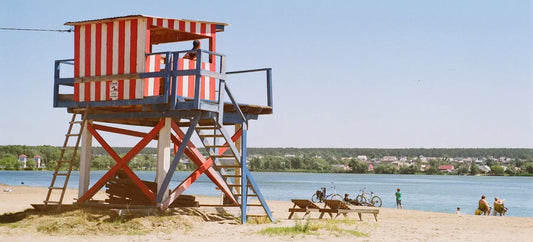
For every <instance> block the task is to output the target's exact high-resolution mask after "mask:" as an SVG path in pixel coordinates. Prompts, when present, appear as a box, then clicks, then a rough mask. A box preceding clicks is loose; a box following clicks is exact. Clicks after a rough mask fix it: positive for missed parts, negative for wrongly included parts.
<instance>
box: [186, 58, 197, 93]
mask: <svg viewBox="0 0 533 242" xmlns="http://www.w3.org/2000/svg"><path fill="white" fill-rule="evenodd" d="M195 68H196V61H191V62H189V70H192V69H195ZM195 77H196V76H189V86H188V89H189V90H188V94H187V97H191V98H193V97H194V81H195Z"/></svg>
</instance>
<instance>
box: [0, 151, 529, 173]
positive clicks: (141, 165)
mask: <svg viewBox="0 0 533 242" xmlns="http://www.w3.org/2000/svg"><path fill="white" fill-rule="evenodd" d="M60 149H61V147H55V146H50V145H42V146H25V145H5V146H0V169H4V170H19V169H21V167H20V162H18V156H19V155H21V154H25V155H26V156H27V157H28V162H27V166H28V168H27V169H29V170H32V169H36V164H35V162H33V159H32V158H33V156H35V155H38V156H40V157H41V162H42V164H44V167H46V168H45V169H47V170H53V169H55V167H56V161H57V160H58V159H59V156H60ZM113 149H114V150H115V152H116V153H118V154H122V155H123V154H126V153H127V152H128V151H129V150H131V147H113ZM200 151H201V152H202V153H203V154H206V152H205V150H204V149H200ZM156 153H157V148H153V147H146V148H144V149H143V150H141V152H139V154H138V155H137V156H136V157H135V159H133V160H132V161H131V162H130V163H129V164H128V165H129V167H130V168H132V169H137V170H146V169H148V170H150V169H155V167H156V165H155V164H156V158H155V157H154V154H156ZM248 155H249V159H248V160H249V162H250V163H249V167H250V170H252V171H306V172H331V167H332V165H336V164H342V163H347V164H348V165H349V167H350V168H351V171H350V172H354V173H368V172H369V171H368V164H366V163H364V162H362V161H360V160H357V159H356V157H357V156H358V155H366V156H367V157H368V159H373V158H381V157H383V156H396V157H402V156H405V157H410V158H414V157H419V156H425V157H440V158H444V159H441V160H430V164H431V167H432V168H430V169H429V170H428V171H425V172H424V173H425V174H438V173H439V171H438V170H435V169H436V167H438V165H440V164H445V163H446V159H445V158H454V157H494V158H495V159H497V158H499V157H509V158H512V159H514V163H513V164H511V165H513V166H516V167H520V168H522V170H523V171H525V173H524V174H508V175H528V174H530V175H533V149H528V148H431V149H428V148H406V149H379V148H253V147H252V148H248ZM68 157H70V156H68ZM342 157H347V158H348V159H346V160H341V158H342ZM490 162H491V163H489V164H488V165H489V166H490V167H491V168H492V166H494V168H495V170H497V171H498V174H496V175H502V174H503V173H502V172H500V169H499V168H498V167H499V165H498V164H497V162H495V161H493V160H490ZM114 164H115V161H114V160H113V159H112V158H111V157H110V156H109V155H108V154H107V152H106V151H105V150H104V149H103V148H102V147H93V149H92V164H91V167H92V168H93V169H108V168H110V167H112V166H113V165H114ZM415 165H416V164H415ZM78 167H79V152H78V155H77V158H76V160H75V162H74V169H78ZM419 167H420V166H419V164H418V166H409V167H407V166H405V167H399V168H397V167H393V165H392V164H381V165H379V166H376V167H374V171H372V173H378V174H394V173H400V174H417V173H420V172H421V171H420V168H419ZM195 168H196V167H194V165H193V164H191V163H189V164H180V165H179V166H178V169H179V170H191V169H195ZM476 168H477V167H474V166H469V167H465V165H458V167H456V173H457V174H477V173H479V171H478V170H477V169H476Z"/></svg>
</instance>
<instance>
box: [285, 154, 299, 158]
mask: <svg viewBox="0 0 533 242" xmlns="http://www.w3.org/2000/svg"><path fill="white" fill-rule="evenodd" d="M285 157H286V158H288V157H296V155H289V154H285Z"/></svg>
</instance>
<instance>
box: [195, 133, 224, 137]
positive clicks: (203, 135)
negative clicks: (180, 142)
mask: <svg viewBox="0 0 533 242" xmlns="http://www.w3.org/2000/svg"><path fill="white" fill-rule="evenodd" d="M198 136H200V138H216V137H224V135H222V134H198Z"/></svg>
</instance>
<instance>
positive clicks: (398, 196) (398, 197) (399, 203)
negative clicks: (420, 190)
mask: <svg viewBox="0 0 533 242" xmlns="http://www.w3.org/2000/svg"><path fill="white" fill-rule="evenodd" d="M395 195H396V208H398V209H399V208H403V205H402V192H400V188H398V189H396V193H395Z"/></svg>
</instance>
